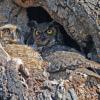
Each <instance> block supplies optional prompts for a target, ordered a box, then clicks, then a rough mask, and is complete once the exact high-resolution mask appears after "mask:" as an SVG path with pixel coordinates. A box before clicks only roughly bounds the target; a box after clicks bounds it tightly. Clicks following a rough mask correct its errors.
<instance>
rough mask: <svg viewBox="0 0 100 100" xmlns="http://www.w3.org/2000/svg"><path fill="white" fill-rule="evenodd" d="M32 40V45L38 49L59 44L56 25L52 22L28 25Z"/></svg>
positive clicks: (59, 36) (34, 22)
mask: <svg viewBox="0 0 100 100" xmlns="http://www.w3.org/2000/svg"><path fill="white" fill-rule="evenodd" d="M29 26H30V27H31V31H32V34H33V38H34V44H35V45H36V46H38V47H42V46H49V47H50V46H52V45H55V44H56V43H60V42H61V39H62V38H61V33H60V30H59V27H58V25H57V24H56V23H55V22H54V21H52V22H45V23H40V24H38V23H37V22H36V21H31V22H30V23H29Z"/></svg>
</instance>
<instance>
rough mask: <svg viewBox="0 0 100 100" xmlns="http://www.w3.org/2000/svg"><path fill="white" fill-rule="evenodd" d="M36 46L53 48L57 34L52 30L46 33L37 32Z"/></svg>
mask: <svg viewBox="0 0 100 100" xmlns="http://www.w3.org/2000/svg"><path fill="white" fill-rule="evenodd" d="M34 34H35V36H34V39H35V44H36V45H37V46H39V47H40V46H51V45H54V43H55V33H54V31H53V30H52V29H48V30H46V31H45V32H42V33H41V32H39V31H37V30H36V31H35V33H34Z"/></svg>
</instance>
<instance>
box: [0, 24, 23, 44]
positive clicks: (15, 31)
mask: <svg viewBox="0 0 100 100" xmlns="http://www.w3.org/2000/svg"><path fill="white" fill-rule="evenodd" d="M22 38H23V36H22V35H21V29H20V28H19V27H17V26H16V25H12V24H6V25H4V26H1V27H0V43H1V44H2V45H3V46H4V45H6V44H10V43H22V41H23V39H22Z"/></svg>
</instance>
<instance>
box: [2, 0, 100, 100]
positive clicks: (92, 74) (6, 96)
mask: <svg viewBox="0 0 100 100" xmlns="http://www.w3.org/2000/svg"><path fill="white" fill-rule="evenodd" d="M36 6H41V7H43V8H44V9H45V10H46V11H47V12H48V13H49V14H50V16H51V17H52V18H53V19H54V20H55V21H57V22H59V23H60V24H61V25H63V27H64V28H65V30H66V32H67V34H69V35H70V36H71V37H72V38H73V39H74V40H76V42H78V43H79V45H80V46H81V48H83V47H85V46H86V43H87V41H88V36H91V37H92V38H93V42H94V44H95V45H94V48H95V49H96V51H97V54H98V55H97V56H98V57H97V58H99V57H100V18H99V17H100V1H99V0H0V26H2V25H5V24H8V23H10V24H15V25H18V26H19V27H21V29H22V34H26V33H27V32H29V31H30V28H29V27H28V26H27V23H28V20H29V19H28V16H27V12H26V8H28V7H36ZM0 39H1V38H0ZM60 53H61V54H59V53H58V54H57V53H56V52H55V54H51V55H50V56H48V57H47V58H46V59H47V60H48V62H47V61H44V60H43V59H42V57H41V56H40V54H39V53H38V52H36V51H35V50H33V49H32V48H31V47H28V46H25V45H18V44H6V45H5V47H2V45H1V44H0V100H65V99H66V100H100V75H99V74H98V73H100V72H99V71H100V64H99V63H96V62H93V61H89V60H87V59H86V58H85V57H83V56H81V55H80V54H78V56H79V58H78V59H76V58H77V53H74V54H73V53H71V52H70V53H68V52H67V51H66V54H64V55H62V54H63V53H64V52H63V53H62V52H60ZM60 55H61V56H60ZM75 55H76V56H75ZM59 56H60V57H59ZM61 57H62V58H61ZM64 57H65V58H64ZM63 58H64V59H63ZM66 60H67V62H66ZM98 60H99V59H98ZM94 67H95V68H96V70H95V69H94ZM70 68H72V69H70ZM73 68H74V69H73ZM75 68H76V70H75ZM47 71H48V72H47ZM96 71H97V72H98V73H96ZM65 74H66V75H65ZM52 79H56V80H52Z"/></svg>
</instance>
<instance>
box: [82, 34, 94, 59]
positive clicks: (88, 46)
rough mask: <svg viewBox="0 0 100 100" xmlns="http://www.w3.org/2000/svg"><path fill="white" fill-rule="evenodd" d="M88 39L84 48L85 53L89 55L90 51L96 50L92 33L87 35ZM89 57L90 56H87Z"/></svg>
mask: <svg viewBox="0 0 100 100" xmlns="http://www.w3.org/2000/svg"><path fill="white" fill-rule="evenodd" d="M86 40H87V41H86V42H85V43H86V47H84V48H83V50H84V54H85V55H86V57H87V54H88V53H89V52H92V51H95V50H94V42H93V39H92V37H91V36H90V35H88V36H87V39H86ZM87 58H88V57H87Z"/></svg>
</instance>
